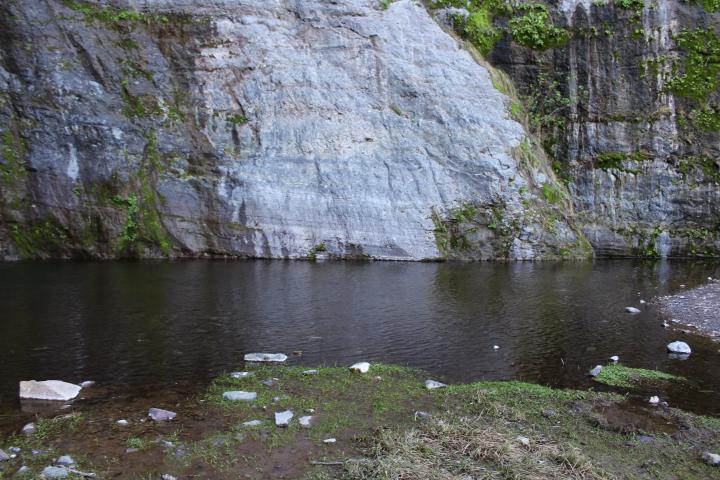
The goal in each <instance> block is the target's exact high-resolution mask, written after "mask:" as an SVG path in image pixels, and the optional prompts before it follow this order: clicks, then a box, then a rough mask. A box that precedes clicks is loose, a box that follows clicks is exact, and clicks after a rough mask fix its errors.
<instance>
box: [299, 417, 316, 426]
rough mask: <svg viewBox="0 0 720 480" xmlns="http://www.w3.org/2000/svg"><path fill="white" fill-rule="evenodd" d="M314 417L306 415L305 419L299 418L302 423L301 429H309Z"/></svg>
mask: <svg viewBox="0 0 720 480" xmlns="http://www.w3.org/2000/svg"><path fill="white" fill-rule="evenodd" d="M312 419H313V417H312V415H305V416H304V417H300V418H298V421H299V422H300V426H301V427H309V426H310V422H312Z"/></svg>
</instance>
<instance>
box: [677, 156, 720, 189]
mask: <svg viewBox="0 0 720 480" xmlns="http://www.w3.org/2000/svg"><path fill="white" fill-rule="evenodd" d="M677 169H678V172H680V174H681V175H682V176H683V179H684V180H689V179H691V177H695V176H699V177H700V179H701V180H702V181H703V182H707V183H720V166H719V165H718V164H717V163H716V162H715V160H713V159H712V158H710V157H708V156H705V155H692V156H687V157H682V158H680V159H679V160H678V163H677ZM693 179H694V178H693Z"/></svg>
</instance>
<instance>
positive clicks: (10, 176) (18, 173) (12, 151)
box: [0, 124, 27, 185]
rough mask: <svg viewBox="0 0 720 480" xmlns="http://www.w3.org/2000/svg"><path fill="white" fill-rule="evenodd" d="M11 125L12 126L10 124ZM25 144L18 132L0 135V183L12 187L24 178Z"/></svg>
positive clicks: (10, 131)
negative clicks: (0, 158)
mask: <svg viewBox="0 0 720 480" xmlns="http://www.w3.org/2000/svg"><path fill="white" fill-rule="evenodd" d="M11 125H12V124H11ZM26 151H27V144H26V142H25V139H24V138H22V137H21V136H20V135H19V133H18V132H15V131H13V130H6V131H5V132H2V133H0V157H2V159H3V160H4V161H3V163H0V181H2V183H3V184H5V185H12V184H14V183H15V182H17V181H18V180H20V179H21V178H23V177H24V176H25V152H26Z"/></svg>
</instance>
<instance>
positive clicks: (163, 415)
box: [148, 408, 177, 422]
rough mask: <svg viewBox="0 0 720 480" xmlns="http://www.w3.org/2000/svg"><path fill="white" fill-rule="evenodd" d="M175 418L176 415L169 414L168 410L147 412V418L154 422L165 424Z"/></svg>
mask: <svg viewBox="0 0 720 480" xmlns="http://www.w3.org/2000/svg"><path fill="white" fill-rule="evenodd" d="M176 416H177V413H175V412H171V411H170V410H163V409H162V408H151V409H150V410H149V411H148V417H150V418H152V419H153V420H155V421H156V422H166V421H169V420H172V419H174V418H175V417H176Z"/></svg>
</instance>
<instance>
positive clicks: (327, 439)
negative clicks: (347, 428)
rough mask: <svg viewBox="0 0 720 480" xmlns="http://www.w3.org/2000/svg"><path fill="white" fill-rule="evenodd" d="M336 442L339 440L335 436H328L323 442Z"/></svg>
mask: <svg viewBox="0 0 720 480" xmlns="http://www.w3.org/2000/svg"><path fill="white" fill-rule="evenodd" d="M335 442H337V440H336V439H334V438H326V439H325V440H323V443H335Z"/></svg>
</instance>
